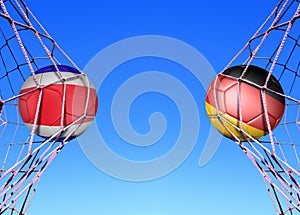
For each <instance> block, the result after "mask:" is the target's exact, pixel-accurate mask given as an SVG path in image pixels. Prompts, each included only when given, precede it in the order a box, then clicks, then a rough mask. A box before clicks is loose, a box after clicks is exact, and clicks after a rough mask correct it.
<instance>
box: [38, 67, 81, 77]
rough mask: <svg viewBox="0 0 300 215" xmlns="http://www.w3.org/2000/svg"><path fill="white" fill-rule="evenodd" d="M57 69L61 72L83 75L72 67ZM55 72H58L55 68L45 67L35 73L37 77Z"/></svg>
mask: <svg viewBox="0 0 300 215" xmlns="http://www.w3.org/2000/svg"><path fill="white" fill-rule="evenodd" d="M57 68H58V69H59V71H60V72H72V73H75V74H81V73H80V72H79V71H78V70H77V69H75V68H73V67H70V66H65V65H57ZM55 71H56V68H55V66H54V65H51V66H46V67H43V68H41V69H39V70H37V71H36V72H35V74H36V75H37V74H42V73H45V72H55Z"/></svg>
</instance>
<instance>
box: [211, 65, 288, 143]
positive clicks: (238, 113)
mask: <svg viewBox="0 0 300 215" xmlns="http://www.w3.org/2000/svg"><path fill="white" fill-rule="evenodd" d="M245 68H246V66H234V67H231V68H228V69H226V70H225V71H224V72H223V73H221V74H219V75H218V76H217V77H216V78H215V79H214V80H213V81H212V83H211V85H210V87H209V89H208V91H207V94H206V101H205V108H206V113H207V115H208V117H209V119H210V121H211V123H212V124H213V125H214V127H216V128H217V130H218V131H219V132H221V133H222V134H223V135H224V136H226V137H228V138H230V139H233V140H239V141H246V140H249V139H250V137H249V136H248V135H250V136H252V137H253V138H255V139H258V138H260V137H263V136H264V135H266V134H268V133H269V130H268V124H267V118H266V114H268V119H269V125H270V128H271V130H273V129H275V127H276V126H277V125H278V123H279V122H280V120H281V118H282V116H283V113H284V108H285V99H284V97H283V96H281V95H283V94H284V92H283V89H282V87H281V85H280V83H279V82H278V80H277V79H276V78H275V77H274V76H273V75H271V76H270V78H269V81H268V83H267V88H266V89H263V88H261V87H262V86H264V85H265V83H266V80H267V77H268V75H269V73H268V71H266V70H264V69H262V68H260V67H257V66H252V65H250V66H248V68H247V70H246V72H245V73H244V75H243V77H241V76H242V73H243V71H244V70H245ZM272 91H273V92H272ZM280 94H281V95H280ZM263 95H264V97H265V102H266V103H265V107H264V105H263V101H264V100H263ZM265 110H267V113H266V112H265ZM243 131H244V132H243ZM245 132H246V133H247V134H248V135H247V134H246V133H245Z"/></svg>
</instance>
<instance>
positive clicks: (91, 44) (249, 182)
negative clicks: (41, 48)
mask: <svg viewBox="0 0 300 215" xmlns="http://www.w3.org/2000/svg"><path fill="white" fill-rule="evenodd" d="M275 4H276V1H259V0H245V1H238V0H228V1H221V0H217V1H196V0H190V1H185V2H184V1H170V0H161V1H159V0H152V1H137V0H132V1H120V0H112V1H101V0H100V1H99V0H91V1H71V0H52V1H39V2H38V3H37V2H34V1H28V5H29V6H30V8H31V10H32V11H33V12H34V14H35V15H36V16H37V18H38V19H39V20H40V22H41V23H42V24H43V25H44V27H45V28H46V29H47V30H48V32H49V33H50V34H51V35H52V37H53V38H54V39H55V40H56V41H57V42H58V44H59V45H60V46H61V47H62V48H63V49H64V50H65V51H66V52H67V53H68V54H69V56H71V58H72V59H73V60H74V61H75V62H76V64H77V65H78V66H79V67H80V68H82V69H83V68H84V67H85V65H86V64H87V63H88V62H89V60H90V59H91V58H92V57H93V56H94V55H95V54H96V53H98V52H99V51H100V50H102V49H104V48H105V47H107V46H109V45H111V44H112V43H115V42H117V41H119V40H122V39H125V38H128V37H132V36H138V35H147V34H153V35H164V36H169V37H173V38H177V39H179V40H182V41H184V42H186V43H188V44H190V45H191V46H193V47H195V48H196V49H197V50H198V51H200V52H201V53H202V54H203V55H204V56H205V57H206V58H207V60H208V61H209V62H210V64H211V65H212V67H213V68H214V69H215V70H216V71H220V70H221V69H222V68H223V67H224V66H225V65H226V64H227V63H228V62H229V60H230V59H231V58H232V57H233V56H234V55H235V54H236V53H237V51H239V49H240V48H241V47H242V46H243V45H244V44H245V42H246V41H247V40H248V39H249V38H250V37H251V36H252V34H253V33H254V32H255V30H256V29H257V28H258V27H259V26H260V24H261V23H262V22H263V21H264V19H265V18H266V17H267V15H268V14H269V13H270V12H271V10H272V9H273V7H274V6H275ZM131 63H132V62H131ZM138 65H139V68H141V63H140V62H138ZM159 65H160V64H158V66H159ZM130 68H133V67H130ZM178 70H179V68H178ZM170 73H171V72H170ZM171 74H172V73H171ZM106 90H107V93H108V94H109V93H110V92H109V88H107V89H106ZM101 93H102V94H104V95H105V92H101ZM193 93H198V95H197V96H196V98H197V99H198V101H197V105H198V106H199V110H200V121H201V126H202V127H201V128H202V130H201V131H200V136H199V139H198V142H197V145H196V147H195V149H194V150H193V152H192V153H191V155H190V156H189V158H188V159H187V160H186V161H185V162H184V163H183V164H182V165H181V166H180V167H179V168H177V169H176V170H175V171H173V172H172V173H170V174H169V175H167V176H164V177H162V178H159V179H156V180H153V181H147V182H128V181H122V180H119V179H115V178H113V177H111V176H108V175H106V174H105V173H103V172H101V171H100V170H98V169H97V168H95V167H94V166H93V165H92V164H91V163H90V162H89V160H88V159H87V158H86V157H85V156H84V154H83V153H82V151H81V149H80V147H79V145H78V143H77V142H76V140H75V141H72V142H71V143H70V144H69V145H67V147H65V148H64V150H63V151H62V152H61V154H60V155H59V156H58V157H57V158H56V160H55V161H54V162H53V163H52V164H51V165H50V166H49V168H48V169H47V170H46V172H45V173H44V175H43V177H42V179H41V181H40V185H39V187H38V191H37V193H36V195H35V198H34V200H33V202H32V205H31V209H30V211H29V214H31V215H39V214H43V215H53V214H55V215H66V214H74V215H81V214H103V215H104V214H105V215H186V214H188V215H199V214H209V215H220V214H225V215H227V214H228V215H229V214H230V215H241V214H242V215H250V214H251V215H252V214H274V210H273V207H272V205H271V201H270V199H269V197H268V195H267V192H266V190H265V185H264V183H263V180H262V179H261V177H260V175H259V173H258V172H257V171H256V169H255V167H254V166H253V165H252V164H251V163H250V161H248V159H247V158H246V156H245V155H244V154H243V152H242V151H241V150H240V149H239V148H238V147H237V146H236V145H235V144H234V143H233V142H231V141H229V140H225V139H224V140H223V141H222V143H221V146H220V148H219V149H218V151H217V153H216V154H215V156H214V157H213V159H212V160H211V161H210V162H209V163H208V164H207V165H206V166H204V167H201V168H200V167H199V166H198V160H199V157H200V154H201V152H202V150H203V146H204V143H205V142H204V140H203V139H202V138H201V135H202V134H203V135H206V134H205V133H206V132H207V129H206V127H208V126H209V121H208V119H207V118H206V116H205V112H204V105H203V104H204V99H205V92H204V90H203V89H201V88H199V89H195V90H194V91H193ZM99 99H101V98H99ZM168 104H169V103H167V102H166V103H165V106H164V107H166V105H168ZM154 105H155V104H154ZM156 105H157V104H156ZM140 107H141V106H140ZM155 108H156V107H153V109H155ZM100 111H101V110H100ZM175 112H176V111H175ZM139 114H142V113H139ZM176 122H177V121H176V116H175V121H174V123H176ZM139 125H140V124H139V123H137V124H136V126H137V130H139V129H140V130H143V129H145V128H144V127H143V124H142V123H141V125H140V126H141V127H139ZM175 128H176V126H175ZM175 131H176V129H175ZM201 132H202V134H201ZM107 135H108V136H109V135H110V134H107ZM168 135H171V136H172V135H173V136H174V135H175V136H176V135H177V134H175V133H174V134H173V133H172V132H169V133H168ZM117 144H118V143H117ZM120 144H122V143H120ZM166 144H167V143H166ZM112 147H113V146H112ZM115 148H118V147H115ZM121 150H123V149H122V147H121ZM122 152H123V153H124V156H126V153H128V154H130V152H129V151H128V150H127V151H126V150H123V151H122ZM143 153H145V156H148V155H147V152H143ZM152 153H153V152H152ZM154 153H155V152H154ZM157 153H159V150H158V152H157Z"/></svg>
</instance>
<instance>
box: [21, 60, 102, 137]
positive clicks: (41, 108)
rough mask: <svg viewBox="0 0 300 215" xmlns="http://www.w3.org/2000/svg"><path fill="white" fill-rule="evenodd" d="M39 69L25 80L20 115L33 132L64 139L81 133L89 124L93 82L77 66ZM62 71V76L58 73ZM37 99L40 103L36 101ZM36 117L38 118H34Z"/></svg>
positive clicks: (93, 106)
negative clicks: (34, 127) (34, 126)
mask: <svg viewBox="0 0 300 215" xmlns="http://www.w3.org/2000/svg"><path fill="white" fill-rule="evenodd" d="M57 68H58V70H59V71H57V69H56V68H55V66H54V65H51V66H47V67H44V68H41V69H39V70H37V71H36V72H35V77H36V81H37V82H38V85H39V86H38V85H37V83H36V81H35V79H34V76H32V75H31V76H29V77H28V78H27V79H26V81H25V82H24V84H23V86H22V88H21V90H20V95H21V96H20V97H19V101H18V108H19V111H20V115H21V118H22V120H23V121H24V123H25V125H26V126H27V127H28V128H29V129H30V130H31V129H32V128H33V125H34V123H35V120H36V130H35V133H36V134H37V135H39V136H41V137H45V138H48V137H52V136H53V135H55V134H57V135H55V136H54V138H53V139H56V140H59V141H63V140H64V139H65V138H66V137H69V139H72V138H75V137H76V136H79V135H81V134H82V133H83V132H84V131H85V130H86V129H87V128H88V127H89V125H90V124H91V123H92V121H93V120H94V118H95V116H96V112H97V108H98V98H97V93H96V90H95V87H94V86H93V84H92V82H91V81H90V80H89V79H88V78H87V77H86V76H85V75H82V74H81V73H80V72H79V71H78V70H77V69H75V68H72V67H70V66H65V65H57ZM59 73H60V74H61V76H60V75H59ZM39 99H40V102H39ZM36 117H37V118H36Z"/></svg>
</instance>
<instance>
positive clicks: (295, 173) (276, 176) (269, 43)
mask: <svg viewBox="0 0 300 215" xmlns="http://www.w3.org/2000/svg"><path fill="white" fill-rule="evenodd" d="M299 10H300V7H299V1H298V0H294V1H289V0H282V1H280V2H279V4H278V5H277V6H276V8H275V9H274V10H273V11H272V13H271V14H270V15H269V17H268V18H267V19H266V21H265V22H264V23H263V24H262V26H261V27H260V28H259V29H258V30H257V32H256V33H255V34H254V36H253V37H252V38H251V39H250V40H249V41H248V42H247V44H246V45H245V47H244V48H243V49H242V50H241V51H240V52H239V53H238V54H237V55H236V56H235V57H234V59H233V60H232V61H231V62H230V63H229V64H228V66H227V67H226V68H225V69H224V71H225V70H226V69H227V68H229V67H231V66H233V65H245V66H244V68H245V69H244V71H243V74H245V72H246V71H247V68H248V66H249V65H256V66H259V67H261V68H264V69H265V70H267V71H269V76H268V79H269V78H270V74H272V75H274V76H275V77H276V78H277V79H278V80H279V82H280V84H281V85H282V88H283V90H284V95H280V96H284V97H285V113H284V116H283V118H282V120H281V122H280V123H279V125H278V126H277V128H276V129H275V130H273V131H272V130H271V129H270V122H269V119H268V114H265V118H266V121H267V129H268V133H269V134H268V135H267V136H265V137H263V138H260V139H258V140H256V139H255V138H251V135H250V134H249V133H247V132H246V131H245V130H244V129H243V127H237V126H236V125H234V124H231V125H232V126H235V127H236V129H238V130H239V132H240V133H241V134H242V135H244V136H246V137H249V138H250V139H249V140H248V141H240V140H239V139H238V138H236V143H237V144H238V145H239V146H240V147H241V149H242V150H243V151H244V152H245V153H246V155H247V156H248V157H249V159H250V160H251V161H252V162H253V163H254V165H255V166H256V167H257V169H258V170H259V172H260V173H261V175H262V177H263V179H264V181H265V182H266V186H267V190H268V192H269V194H270V197H271V199H272V202H273V204H274V207H275V208H276V212H277V214H281V215H284V214H298V213H299V212H300V206H299V205H300V191H299V186H300V184H299V176H300V172H299V164H300V163H299V146H300V143H299V140H300V132H299V128H300V127H299V124H300V121H299V114H300V93H299V92H300V77H299V75H300V71H299V67H300V64H299V56H300V49H299V46H300V44H299V29H300V23H299V19H298V18H299ZM220 76H224V77H225V76H226V75H225V74H224V73H221V74H220ZM268 79H267V80H266V83H267V82H268ZM258 87H259V86H258ZM259 88H260V91H261V96H262V101H263V108H264V110H265V113H267V110H268V107H267V105H266V102H265V96H264V95H265V92H266V91H272V90H271V89H270V88H268V87H267V84H266V85H265V86H260V87H259ZM238 108H239V110H240V112H241V111H243V107H242V106H241V105H240V104H239V107H238ZM218 117H220V118H221V119H222V115H221V114H220V115H219V116H218ZM223 120H226V119H223Z"/></svg>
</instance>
